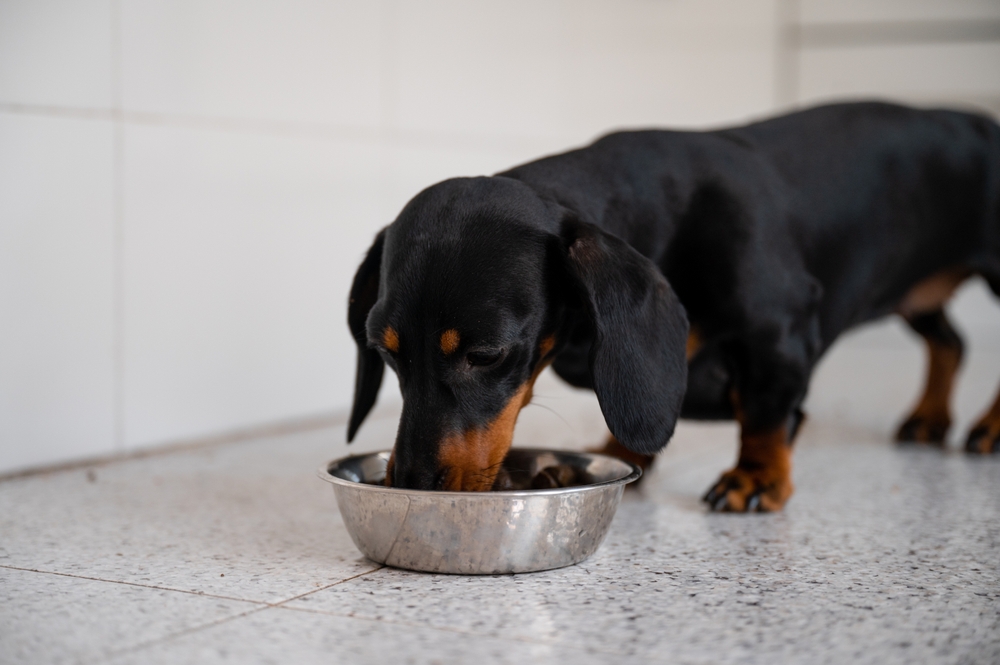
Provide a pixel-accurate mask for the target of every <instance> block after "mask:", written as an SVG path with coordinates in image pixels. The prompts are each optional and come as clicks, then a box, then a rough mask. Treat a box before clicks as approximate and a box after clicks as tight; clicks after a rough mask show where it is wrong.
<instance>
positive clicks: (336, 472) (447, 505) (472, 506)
mask: <svg viewBox="0 0 1000 665" xmlns="http://www.w3.org/2000/svg"><path fill="white" fill-rule="evenodd" d="M388 461H389V453H388V452H381V453H372V454H370V455H358V456H354V457H345V458H343V459H339V460H336V461H333V462H330V463H329V464H327V465H326V466H324V467H322V468H320V469H319V476H320V478H322V479H323V480H325V481H327V482H329V483H332V484H333V491H334V493H335V494H336V496H337V505H339V506H340V514H341V515H343V517H344V524H346V525H347V531H348V532H349V533H350V534H351V538H353V539H354V544H355V545H357V546H358V549H359V550H361V551H362V552H363V553H364V555H365V556H367V557H368V558H369V559H372V560H373V561H377V562H379V563H384V564H387V565H390V566H394V567H396V568H409V569H410V570H421V571H427V572H434V573H458V574H462V575H493V574H501V573H527V572H532V571H537V570H549V569H551V568H560V567H562V566H569V565H572V564H574V563H579V562H580V561H583V560H584V559H586V558H587V557H589V556H590V555H591V554H593V553H594V552H595V551H596V550H597V548H598V547H599V546H600V545H601V542H602V541H603V540H604V536H605V535H607V532H608V528H609V527H610V526H611V519H612V518H613V517H614V515H615V511H616V510H617V509H618V503H619V502H620V501H621V497H622V491H623V490H624V488H625V485H627V484H628V483H631V482H633V481H635V480H637V479H638V478H639V476H640V475H641V473H642V472H641V471H640V470H639V468H638V467H636V466H635V465H632V464H629V463H628V462H623V461H622V460H619V459H615V458H613V457H608V456H606V455H596V454H590V453H575V452H564V451H555V450H532V449H524V448H515V449H512V450H511V451H510V453H509V454H508V455H507V459H506V460H505V461H504V467H505V468H506V469H507V470H508V472H509V473H510V474H511V475H512V476H516V475H521V476H522V477H529V478H530V477H534V475H535V474H537V473H538V472H539V471H541V470H542V469H546V468H548V467H551V466H555V465H568V466H572V467H574V468H575V470H576V471H582V472H584V473H585V474H587V477H588V480H590V481H592V482H590V483H589V484H586V485H579V486H576V487H565V488H559V489H546V490H511V491H502V492H428V491H422V490H406V489H396V488H391V487H384V486H380V485H373V484H366V483H376V482H377V483H380V482H382V480H383V479H384V478H385V468H386V464H387V462H388Z"/></svg>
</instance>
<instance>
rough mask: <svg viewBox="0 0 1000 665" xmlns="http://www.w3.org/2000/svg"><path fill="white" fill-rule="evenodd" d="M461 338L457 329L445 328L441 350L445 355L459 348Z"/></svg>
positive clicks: (442, 334)
mask: <svg viewBox="0 0 1000 665" xmlns="http://www.w3.org/2000/svg"><path fill="white" fill-rule="evenodd" d="M460 340H461V337H459V334H458V331H457V330H455V329H454V328H451V329H449V330H445V331H444V332H443V333H441V350H442V351H444V354H445V355H448V354H450V353H455V350H456V349H458V342H459V341H460Z"/></svg>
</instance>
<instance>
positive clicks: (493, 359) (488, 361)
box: [465, 349, 503, 367]
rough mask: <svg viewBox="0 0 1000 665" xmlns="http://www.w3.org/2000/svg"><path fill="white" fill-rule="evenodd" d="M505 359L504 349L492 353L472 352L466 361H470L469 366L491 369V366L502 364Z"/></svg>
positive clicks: (466, 357) (491, 351)
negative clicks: (501, 360) (501, 361)
mask: <svg viewBox="0 0 1000 665" xmlns="http://www.w3.org/2000/svg"><path fill="white" fill-rule="evenodd" d="M501 358H503V349H494V350H490V351H470V352H469V353H468V354H467V355H466V356H465V359H466V360H468V361H469V364H470V365H472V366H473V367H489V366H490V365H495V364H497V363H498V362H500V359H501Z"/></svg>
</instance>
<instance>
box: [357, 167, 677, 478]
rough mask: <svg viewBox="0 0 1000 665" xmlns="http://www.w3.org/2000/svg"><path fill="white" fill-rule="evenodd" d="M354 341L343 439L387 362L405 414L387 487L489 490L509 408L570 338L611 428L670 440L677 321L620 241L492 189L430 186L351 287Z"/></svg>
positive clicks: (503, 182) (512, 191)
mask: <svg viewBox="0 0 1000 665" xmlns="http://www.w3.org/2000/svg"><path fill="white" fill-rule="evenodd" d="M348 322H349V324H350V327H351V331H352V333H353V335H354V338H355V340H356V342H357V344H358V369H357V379H356V383H355V395H354V408H353V410H352V413H351V419H350V423H349V426H348V433H347V437H348V440H349V441H350V440H351V439H353V437H354V434H355V433H356V432H357V429H358V427H359V426H360V425H361V422H362V420H364V418H365V416H366V415H367V414H368V411H369V410H370V409H371V407H372V405H373V404H374V403H375V398H376V395H377V393H378V389H379V385H380V384H381V381H382V373H383V370H384V366H385V365H386V364H388V365H389V366H390V367H391V368H392V369H393V370H394V371H395V372H396V374H397V376H398V377H399V385H400V390H401V392H402V395H403V413H402V417H401V419H400V423H399V431H398V434H397V437H396V444H395V447H394V449H393V455H392V459H391V460H390V464H389V470H388V475H387V479H386V482H387V484H391V485H394V486H397V487H407V488H416V489H447V490H465V491H482V490H488V489H490V488H491V487H492V486H493V483H494V480H495V479H496V476H497V473H498V471H499V467H500V464H501V462H502V461H503V458H504V456H505V455H506V454H507V451H508V449H509V448H510V443H511V439H512V437H513V431H514V423H515V421H516V419H517V414H518V412H519V411H520V409H521V408H522V407H523V406H524V405H525V404H527V403H528V401H529V400H530V399H531V389H532V385H533V383H534V381H535V378H536V377H537V376H538V374H539V372H540V371H541V370H542V369H543V368H544V367H545V366H546V365H547V364H548V363H550V362H552V360H553V359H554V358H555V357H556V355H557V354H559V353H560V351H561V350H562V349H563V348H564V347H565V345H566V343H567V341H568V338H569V337H570V336H572V337H574V338H575V339H577V340H579V339H581V338H583V339H586V340H589V343H590V349H589V372H590V383H591V385H593V388H594V390H595V392H596V393H597V397H598V400H599V401H600V404H601V409H602V411H603V412H604V416H605V419H606V421H607V424H608V427H609V429H610V430H611V432H612V433H613V434H614V435H615V436H616V437H617V438H618V440H619V441H621V442H622V443H623V444H624V445H625V446H627V447H628V448H630V449H632V450H635V451H636V452H643V453H651V452H655V451H657V450H659V449H661V448H662V447H663V446H664V445H666V443H667V441H668V440H669V438H670V436H671V435H672V434H673V430H674V424H675V422H676V420H677V415H678V413H679V412H680V407H681V401H682V398H683V394H684V389H685V386H686V381H687V365H686V362H685V343H686V339H687V327H688V326H687V317H686V315H685V313H684V308H683V307H682V306H681V304H680V302H679V301H678V300H677V298H676V296H675V295H674V292H673V290H672V289H671V288H670V286H669V285H668V284H667V282H666V280H665V279H664V277H663V275H662V274H661V273H660V271H659V270H657V269H656V267H655V266H654V265H653V264H652V263H651V262H650V261H649V260H648V259H646V258H644V257H643V256H642V255H640V254H639V253H638V252H636V251H635V250H634V249H632V248H631V247H630V246H629V245H627V244H626V243H625V242H623V241H621V240H619V239H618V238H615V237H614V236H611V235H609V234H606V233H604V232H603V231H601V230H600V229H598V228H597V227H596V226H593V225H591V224H587V223H584V222H581V221H578V220H577V219H575V217H574V216H573V215H572V214H571V213H569V212H568V211H567V210H566V209H565V208H563V207H561V206H559V205H557V204H554V203H551V202H546V201H543V200H542V199H541V198H540V197H539V196H537V195H536V194H535V193H534V191H533V190H532V189H531V188H529V187H528V186H527V185H524V184H523V183H521V182H519V181H516V180H513V179H510V178H503V177H494V178H468V179H466V178H463V179H455V180H447V181H445V182H442V183H439V184H438V185H435V186H433V187H430V188H428V189H427V190H424V191H423V192H421V193H420V194H419V195H418V196H416V197H415V198H414V199H413V200H412V201H410V203H409V204H407V206H406V207H405V208H404V209H403V211H402V213H400V215H399V217H398V218H397V219H396V221H395V222H394V223H393V224H391V225H390V226H388V227H387V228H385V229H384V230H383V231H382V232H381V233H379V235H378V237H377V238H376V240H375V244H374V245H373V246H372V248H371V249H370V250H369V252H368V255H367V257H366V258H365V260H364V262H363V263H362V264H361V267H360V268H359V269H358V273H357V275H356V276H355V278H354V284H353V286H352V288H351V296H350V305H349V308H348Z"/></svg>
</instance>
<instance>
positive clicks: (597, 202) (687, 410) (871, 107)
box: [347, 103, 1000, 511]
mask: <svg viewBox="0 0 1000 665" xmlns="http://www.w3.org/2000/svg"><path fill="white" fill-rule="evenodd" d="M972 275H981V276H982V277H983V278H985V280H986V282H987V283H988V284H989V286H990V288H991V289H992V290H993V292H994V293H996V294H998V295H1000V126H998V125H996V124H995V123H994V122H992V121H990V120H988V119H987V118H984V117H980V116H977V115H972V114H968V113H960V112H954V111H944V110H933V111H928V110H915V109H910V108H905V107H901V106H895V105H890V104H880V103H862V104H840V105H833V106H824V107H820V108H814V109H810V110H806V111H802V112H798V113H793V114H791V115H786V116H783V117H780V118H775V119H773V120H767V121H764V122H759V123H755V124H752V125H748V126H745V127H739V128H735V129H725V130H720V131H710V132H671V131H635V132H621V133H616V134H611V135H609V136H606V137H604V138H602V139H600V140H598V141H597V142H596V143H594V144H593V145H590V146H588V147H586V148H582V149H579V150H574V151H571V152H567V153H565V154H561V155H556V156H554V157H548V158H545V159H541V160H539V161H535V162H532V163H530V164H525V165H523V166H519V167H517V168H514V169H512V170H510V171H506V172H504V173H501V174H498V175H496V176H493V177H481V178H457V179H452V180H446V181H444V182H442V183H439V184H437V185H434V186H432V187H429V188H428V189H426V190H424V191H423V192H421V193H420V194H418V195H417V196H416V197H415V198H414V199H413V200H412V201H410V202H409V203H408V204H407V205H406V207H405V208H404V209H403V211H402V212H401V213H400V215H399V217H398V218H397V219H396V221H395V222H393V223H392V224H391V225H390V226H388V227H387V228H385V229H384V230H383V231H382V232H381V233H379V234H378V236H377V237H376V239H375V244H374V245H373V246H372V248H371V249H370V250H369V252H368V255H367V257H366V258H365V260H364V262H363V263H362V264H361V267H360V269H359V270H358V273H357V275H356V277H355V280H354V285H353V286H352V288H351V295H350V306H349V313H348V319H349V324H350V328H351V331H352V333H353V335H354V338H355V340H356V341H357V344H358V369H357V382H356V386H355V398H354V399H355V401H354V408H353V412H352V414H351V420H350V425H349V428H348V434H347V436H348V440H350V439H352V438H353V437H354V434H355V432H356V431H357V429H358V427H359V426H360V424H361V422H362V420H363V419H364V418H365V416H366V414H367V413H368V411H369V410H370V409H371V407H372V405H373V403H374V402H375V398H376V395H377V393H378V389H379V385H380V383H381V380H382V373H383V368H384V365H385V364H388V365H389V366H390V367H391V368H392V369H393V370H394V371H395V372H396V374H397V375H398V377H399V383H400V388H401V390H402V395H403V413H402V418H401V420H400V423H399V432H398V435H397V438H396V444H395V448H394V451H393V456H392V459H391V461H390V466H389V470H388V475H387V478H386V483H387V484H389V485H393V486H398V487H407V488H419V489H446V490H489V489H491V487H492V486H493V484H494V482H495V480H496V478H497V474H498V469H499V466H500V463H501V462H502V460H503V458H504V456H505V455H506V453H507V450H508V448H509V446H510V442H511V437H512V434H513V428H514V423H515V421H516V419H517V414H518V411H519V410H520V409H521V407H523V406H524V405H525V404H527V403H528V401H529V400H530V399H531V388H532V384H533V382H534V380H535V377H537V376H538V374H539V372H540V371H541V370H542V369H543V368H544V367H545V366H547V365H548V364H550V363H551V365H552V367H553V369H554V370H555V371H556V373H557V374H559V376H561V377H562V378H563V379H565V380H566V381H568V382H569V383H570V384H572V385H574V386H581V387H589V388H592V389H593V390H594V391H595V392H596V393H597V397H598V400H599V401H600V404H601V409H602V411H603V412H604V417H605V419H606V421H607V424H608V428H609V429H610V430H611V433H612V434H613V439H612V440H611V441H610V442H609V444H608V446H607V450H608V451H609V452H612V453H616V454H619V455H621V456H624V457H631V458H632V459H636V460H639V461H641V462H646V463H648V462H649V461H651V459H652V457H651V456H652V455H653V454H654V453H656V452H657V451H658V450H660V449H661V448H663V447H664V446H665V445H666V444H667V441H669V440H670V437H671V435H672V434H673V431H674V425H675V423H676V421H677V418H678V416H680V417H683V418H697V419H732V418H735V419H736V420H737V421H738V422H739V424H740V426H741V435H740V439H741V444H742V445H741V449H740V455H739V461H738V463H737V465H736V467H735V468H734V469H732V470H730V471H727V472H726V473H724V474H723V475H722V477H721V478H720V480H719V481H718V483H717V484H716V485H715V486H714V487H712V488H711V489H710V490H709V492H708V494H707V495H706V497H705V500H706V501H708V502H709V504H711V506H712V508H713V509H715V510H731V511H757V510H760V511H770V510H779V509H780V508H781V507H782V506H783V505H784V503H785V502H786V501H787V500H788V498H789V496H791V494H792V482H791V446H792V441H793V440H794V438H795V435H796V431H797V430H798V427H799V424H800V423H801V421H802V418H803V413H802V411H801V408H800V407H801V404H802V401H803V399H804V398H805V395H806V389H807V388H808V386H809V378H810V375H811V373H812V371H813V368H814V367H815V366H816V363H817V361H818V360H819V358H820V357H821V356H822V355H823V353H824V351H826V350H827V349H828V348H829V347H830V345H831V344H832V343H833V341H834V340H835V339H836V338H837V336H838V335H839V334H840V333H841V332H843V331H845V330H847V329H849V328H851V327H852V326H856V325H858V324H860V323H864V322H866V321H871V320H872V319H875V318H878V317H881V316H884V315H886V314H890V313H897V314H899V315H901V316H902V317H903V318H905V319H906V321H907V322H908V323H909V324H910V326H911V327H912V328H913V330H915V331H916V332H917V333H918V334H920V335H921V336H922V337H923V338H924V339H925V340H926V341H927V344H928V346H929V349H930V372H929V380H928V384H927V389H926V391H925V394H924V396H923V398H922V399H921V400H920V403H919V405H918V406H917V408H916V409H915V410H914V412H913V413H912V415H910V417H909V418H908V419H907V420H906V421H905V422H904V423H903V425H902V427H901V428H900V430H899V434H898V438H899V439H901V440H913V441H924V442H929V443H936V444H942V443H943V441H944V438H945V434H946V432H947V430H948V427H949V424H950V416H949V407H948V400H949V394H950V391H951V386H952V382H953V379H954V376H955V372H956V370H957V368H958V365H959V362H960V360H961V357H962V342H961V339H960V338H959V336H958V335H957V334H956V333H955V331H954V329H953V328H952V326H951V325H950V324H949V322H948V319H947V318H946V316H945V313H944V310H943V309H942V308H943V305H944V303H945V302H946V301H947V300H948V298H949V297H950V296H951V294H952V293H953V292H954V291H955V289H956V288H957V287H958V286H959V284H961V283H962V281H963V280H965V279H966V278H968V277H970V276H972ZM966 447H967V449H968V450H969V451H972V452H978V453H988V452H997V451H998V449H1000V398H998V400H997V401H996V402H995V403H994V404H993V406H992V407H991V408H990V409H989V411H988V412H987V413H986V414H985V415H984V416H983V417H982V418H981V419H980V421H979V422H978V424H977V425H976V426H975V427H974V428H973V430H972V431H971V433H970V434H969V437H968V441H967V443H966Z"/></svg>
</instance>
